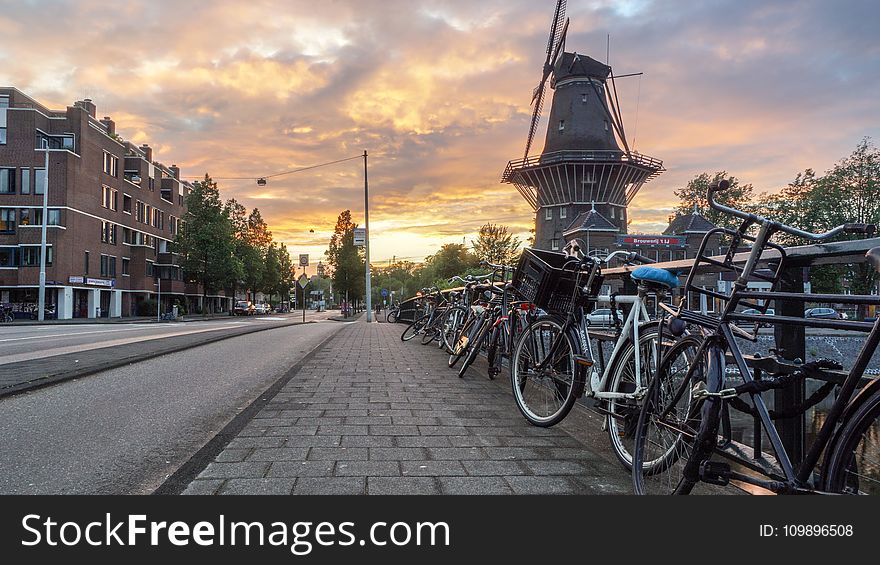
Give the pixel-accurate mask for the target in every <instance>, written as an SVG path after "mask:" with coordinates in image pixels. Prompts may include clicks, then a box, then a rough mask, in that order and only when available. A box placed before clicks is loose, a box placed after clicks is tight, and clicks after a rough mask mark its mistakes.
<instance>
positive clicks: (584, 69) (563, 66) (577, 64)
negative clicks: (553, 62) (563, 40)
mask: <svg viewBox="0 0 880 565" xmlns="http://www.w3.org/2000/svg"><path fill="white" fill-rule="evenodd" d="M556 71H557V72H556V73H554V77H555V79H556V80H557V81H559V80H561V79H563V78H566V77H569V76H587V77H591V78H595V79H599V80H601V81H602V82H605V79H607V78H608V75H609V74H611V67H609V66H608V65H605V64H604V63H600V62H599V61H597V60H596V59H593V58H592V57H588V56H587V55H581V54H580V53H568V52H566V53H563V54H562V59H561V60H560V61H559V65H558V66H557V68H556Z"/></svg>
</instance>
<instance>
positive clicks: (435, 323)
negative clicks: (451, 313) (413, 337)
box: [422, 316, 440, 345]
mask: <svg viewBox="0 0 880 565" xmlns="http://www.w3.org/2000/svg"><path fill="white" fill-rule="evenodd" d="M439 322H440V317H439V316H436V317H434V319H433V320H430V323H429V324H427V325H426V326H425V328H424V331H423V333H422V345H428V344H429V343H431V342H432V341H434V339H435V338H436V337H437V333H438V332H439V331H440V330H439V329H438V328H439Z"/></svg>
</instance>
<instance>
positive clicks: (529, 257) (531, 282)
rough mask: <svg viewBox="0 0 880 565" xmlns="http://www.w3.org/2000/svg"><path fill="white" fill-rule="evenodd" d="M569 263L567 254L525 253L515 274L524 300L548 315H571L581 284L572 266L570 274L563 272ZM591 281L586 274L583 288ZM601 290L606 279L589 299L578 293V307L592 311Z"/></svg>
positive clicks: (597, 280) (593, 288)
mask: <svg viewBox="0 0 880 565" xmlns="http://www.w3.org/2000/svg"><path fill="white" fill-rule="evenodd" d="M568 260H569V257H568V256H567V255H565V254H564V253H556V252H553V251H545V250H543V249H532V248H527V249H525V250H524V251H523V254H522V256H521V257H520V259H519V264H518V265H517V267H516V271H515V272H514V274H513V284H514V286H515V287H516V289H517V291H518V292H519V294H520V296H521V297H522V298H523V300H528V301H529V302H532V303H534V304H535V305H536V306H537V307H538V308H541V309H543V310H546V311H547V312H552V313H562V314H567V313H568V312H569V311H570V309H571V306H572V303H571V295H572V292H573V291H574V287H575V285H576V284H577V282H578V281H577V275H578V273H577V272H576V271H575V270H573V269H572V267H573V265H569V268H568V269H566V270H563V269H562V267H563V265H565V263H566V261H568ZM588 279H589V275H588V274H587V273H582V274H581V281H580V284H581V285H585V284H586V283H587V281H588ZM601 288H602V277H601V276H597V277H595V279H594V280H593V282H592V285H591V288H590V291H589V292H588V293H587V294H586V295H585V294H584V293H582V292H579V293H577V298H576V300H575V306H584V307H586V308H587V309H591V307H592V304H593V303H594V302H595V297H596V296H597V295H598V293H599V289H601Z"/></svg>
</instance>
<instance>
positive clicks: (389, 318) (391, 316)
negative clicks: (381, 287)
mask: <svg viewBox="0 0 880 565" xmlns="http://www.w3.org/2000/svg"><path fill="white" fill-rule="evenodd" d="M385 321H386V322H388V323H389V324H394V323H396V322H397V309H394V310H389V311H387V312H386V313H385Z"/></svg>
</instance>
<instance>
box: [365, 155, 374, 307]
mask: <svg viewBox="0 0 880 565" xmlns="http://www.w3.org/2000/svg"><path fill="white" fill-rule="evenodd" d="M364 254H365V257H364V259H365V260H366V263H367V268H366V271H367V272H366V279H367V284H366V289H367V323H370V322H372V321H373V297H372V296H371V295H372V293H373V289H372V285H371V284H370V185H369V183H368V182H367V150H366V149H364Z"/></svg>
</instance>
